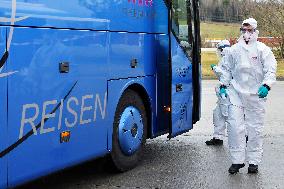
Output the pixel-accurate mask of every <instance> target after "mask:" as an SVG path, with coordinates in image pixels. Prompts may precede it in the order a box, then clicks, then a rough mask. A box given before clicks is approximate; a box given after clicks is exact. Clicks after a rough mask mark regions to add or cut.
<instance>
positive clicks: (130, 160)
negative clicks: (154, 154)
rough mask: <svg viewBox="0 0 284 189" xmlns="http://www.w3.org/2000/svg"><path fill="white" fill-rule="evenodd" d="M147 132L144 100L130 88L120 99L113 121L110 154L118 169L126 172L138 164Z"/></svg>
mask: <svg viewBox="0 0 284 189" xmlns="http://www.w3.org/2000/svg"><path fill="white" fill-rule="evenodd" d="M129 112H130V113H129ZM131 116H132V117H131ZM133 116H134V118H133ZM127 118H128V119H127ZM130 118H133V119H130ZM137 118H138V119H137ZM131 120H133V121H131ZM137 120H139V121H137ZM130 128H131V129H130ZM141 132H142V133H141ZM146 132H147V113H146V109H145V105H144V103H143V100H142V99H141V97H140V96H139V94H138V93H137V92H135V91H133V90H131V89H128V90H126V91H125V92H124V94H123V95H122V97H121V98H120V100H119V103H118V105H117V108H116V112H115V117H114V123H113V134H112V151H111V154H110V156H111V160H112V164H113V165H114V168H115V170H116V171H119V172H124V171H127V170H130V169H132V168H134V167H135V166H136V165H137V164H138V162H139V160H140V158H141V156H142V153H143V148H144V144H145V142H146V137H147V133H146ZM135 134H136V135H135ZM134 136H135V137H134ZM133 144H135V145H133ZM131 148H132V149H131Z"/></svg>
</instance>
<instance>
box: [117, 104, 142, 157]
mask: <svg viewBox="0 0 284 189" xmlns="http://www.w3.org/2000/svg"><path fill="white" fill-rule="evenodd" d="M143 128H144V126H143V122H142V115H141V114H140V111H139V110H138V109H137V108H135V107H133V106H129V107H127V108H125V109H124V111H123V112H122V114H121V117H120V120H119V126H118V135H119V136H118V139H119V144H120V148H121V150H122V152H123V153H124V154H126V155H132V154H133V153H135V152H136V151H137V150H138V149H139V147H140V146H141V143H142V137H143Z"/></svg>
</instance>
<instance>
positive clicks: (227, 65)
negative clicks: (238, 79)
mask: <svg viewBox="0 0 284 189" xmlns="http://www.w3.org/2000/svg"><path fill="white" fill-rule="evenodd" d="M223 59H224V61H223V62H222V64H221V69H222V74H221V77H220V83H221V85H225V86H228V85H229V84H230V82H231V80H232V67H233V66H232V65H233V55H232V51H231V50H228V49H226V53H225V56H224V58H223Z"/></svg>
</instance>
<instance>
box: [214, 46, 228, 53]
mask: <svg viewBox="0 0 284 189" xmlns="http://www.w3.org/2000/svg"><path fill="white" fill-rule="evenodd" d="M226 47H230V45H221V46H219V47H217V49H218V50H220V51H221V52H222V51H223V49H224V48H226Z"/></svg>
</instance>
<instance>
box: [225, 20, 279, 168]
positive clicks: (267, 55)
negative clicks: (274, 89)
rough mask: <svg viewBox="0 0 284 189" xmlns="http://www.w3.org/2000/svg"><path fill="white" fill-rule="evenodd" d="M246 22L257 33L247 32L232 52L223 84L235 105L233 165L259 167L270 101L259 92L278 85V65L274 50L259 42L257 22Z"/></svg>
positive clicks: (230, 139) (230, 130)
mask: <svg viewBox="0 0 284 189" xmlns="http://www.w3.org/2000/svg"><path fill="white" fill-rule="evenodd" d="M245 23H246V24H249V25H250V26H252V27H253V28H254V31H253V32H246V33H244V32H243V34H242V35H241V37H240V38H239V40H238V43H237V44H235V45H233V46H232V47H231V48H230V49H229V51H228V53H227V54H226V57H225V62H224V64H223V68H224V70H223V74H222V76H221V78H220V82H221V84H223V85H225V86H227V89H226V91H227V94H228V97H229V100H230V102H231V105H230V106H229V109H228V143H229V150H230V155H231V160H232V162H233V164H243V163H245V161H246V160H247V161H248V162H249V164H254V165H258V164H259V163H260V161H261V157H262V153H263V147H262V145H263V136H262V131H263V126H264V114H265V107H264V106H265V101H266V98H260V97H259V96H258V90H259V88H260V87H261V86H262V85H264V84H265V85H267V86H268V87H269V88H271V86H272V84H274V83H275V81H276V67H277V62H276V60H275V57H274V55H273V53H272V51H271V50H270V48H269V47H267V46H266V45H265V44H263V43H261V42H258V41H257V37H258V31H257V30H255V29H256V27H257V22H256V21H255V20H254V19H252V18H250V19H247V20H245V21H244V22H243V25H244V24H245ZM244 114H245V119H246V120H244ZM245 122H246V127H247V134H248V143H247V147H246V141H245ZM246 155H247V159H246Z"/></svg>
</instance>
